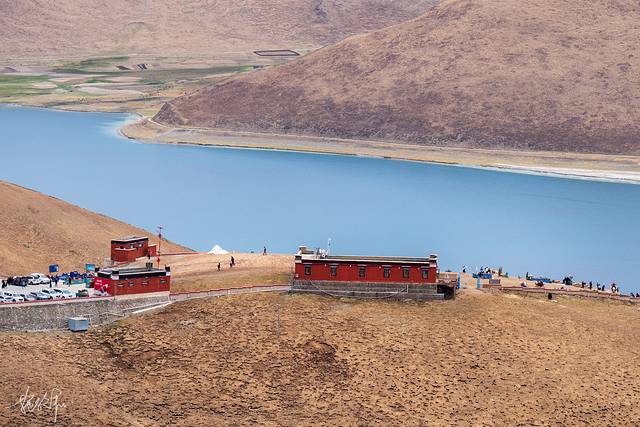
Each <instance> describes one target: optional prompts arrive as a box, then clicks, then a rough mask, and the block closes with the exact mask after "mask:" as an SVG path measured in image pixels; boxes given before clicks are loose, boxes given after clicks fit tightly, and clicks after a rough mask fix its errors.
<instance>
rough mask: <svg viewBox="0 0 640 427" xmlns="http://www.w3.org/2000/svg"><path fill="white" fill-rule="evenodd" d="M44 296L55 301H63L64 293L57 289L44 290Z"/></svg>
mask: <svg viewBox="0 0 640 427" xmlns="http://www.w3.org/2000/svg"><path fill="white" fill-rule="evenodd" d="M41 292H42V293H43V294H47V295H49V296H51V298H53V299H62V292H60V291H59V290H56V289H43V290H42V291H41Z"/></svg>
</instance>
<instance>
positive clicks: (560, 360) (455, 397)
mask: <svg viewBox="0 0 640 427" xmlns="http://www.w3.org/2000/svg"><path fill="white" fill-rule="evenodd" d="M278 319H279V320H278ZM639 328H640V312H639V311H638V310H637V309H636V308H633V307H629V306H624V305H613V304H607V303H603V302H594V301H582V300H573V299H563V298H560V299H559V300H558V301H557V302H548V301H546V300H542V299H540V300H539V299H534V298H519V297H514V296H506V295H501V294H485V293H481V292H477V291H473V290H467V291H465V292H464V293H463V294H462V295H461V296H460V298H459V299H457V300H455V301H452V302H446V303H430V304H417V303H400V302H379V301H377V302H376V301H361V300H357V301H354V300H336V299H331V298H325V297H313V296H302V295H294V296H291V295H286V294H255V295H243V296H236V297H224V298H217V299H209V300H198V301H191V302H186V303H179V304H174V305H172V306H170V307H168V308H166V309H165V310H164V311H162V312H158V313H154V314H147V315H144V316H141V317H135V318H130V319H127V320H123V321H121V322H118V323H116V324H113V325H111V326H107V327H102V328H96V329H93V330H91V331H90V332H88V333H86V334H71V333H55V334H27V333H2V334H0V344H1V346H0V349H1V350H0V352H1V355H2V360H3V363H2V364H0V388H1V389H2V390H3V393H2V394H1V395H0V415H1V416H2V418H1V419H2V420H4V421H3V422H5V423H8V424H10V425H13V426H20V425H49V424H50V423H51V421H52V416H53V414H52V413H51V412H50V411H46V410H45V411H42V412H39V413H34V414H30V415H21V414H20V412H19V407H16V406H14V403H15V402H16V401H17V400H18V399H19V396H20V395H21V394H23V393H24V392H25V390H26V389H27V387H28V388H29V390H30V392H31V393H32V394H34V395H42V394H43V393H44V392H45V391H50V390H52V389H54V388H55V389H57V390H58V391H59V392H60V393H61V397H60V403H64V404H65V405H66V407H65V408H61V409H60V410H59V413H58V422H59V423H60V424H61V425H86V424H92V425H112V426H120V425H122V426H124V425H141V426H142V425H167V426H168V425H185V426H211V425H292V426H293V425H384V426H390V425H398V426H399V425H409V426H412V425H416V426H417V425H430V426H439V425H442V426H445V425H446V426H448V425H637V424H638V423H640V407H638V405H637V402H636V400H637V399H636V397H637V395H638V393H640V381H639V380H638V378H639V377H640V367H639V366H638V364H637V363H636V361H637V360H638V357H639V356H640V354H639V350H638V349H639V348H640V337H639V335H638V333H637V331H638V329H639Z"/></svg>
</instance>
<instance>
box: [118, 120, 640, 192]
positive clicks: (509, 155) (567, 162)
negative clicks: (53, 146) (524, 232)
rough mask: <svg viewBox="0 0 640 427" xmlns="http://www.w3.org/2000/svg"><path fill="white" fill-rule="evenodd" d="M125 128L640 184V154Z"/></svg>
mask: <svg viewBox="0 0 640 427" xmlns="http://www.w3.org/2000/svg"><path fill="white" fill-rule="evenodd" d="M120 132H121V134H122V135H124V136H125V137H127V138H130V139H136V140H139V141H143V142H150V143H165V144H186V145H200V146H217V147H235V148H250V149H265V150H283V151H297V152H309V153H319V154H338V155H354V156H365V157H375V158H385V159H394V160H404V161H418V162H427V163H436V164H446V165H452V166H460V167H473V168H483V169H491V170H498V171H502V172H513V173H526V174H535V175H547V176H554V177H562V178H571V179H585V180H595V181H607V182H618V183H631V184H640V156H622V155H604V154H584V153H558V152H543V151H539V152H533V151H515V150H488V149H471V148H446V147H426V146H418V145H409V144H397V143H389V142H380V141H364V140H344V139H336V138H322V137H310V136H297V135H296V136H294V135H277V134H260V133H251V132H235V131H223V130H214V129H202V128H172V127H169V126H165V125H162V124H159V123H157V122H154V121H152V120H151V119H148V118H144V119H140V120H138V121H135V122H129V123H127V124H126V125H124V126H123V127H122V128H121V129H120Z"/></svg>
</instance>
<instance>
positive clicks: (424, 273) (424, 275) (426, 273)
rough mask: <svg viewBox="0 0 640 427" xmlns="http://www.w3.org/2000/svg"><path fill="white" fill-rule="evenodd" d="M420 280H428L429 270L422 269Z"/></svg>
mask: <svg viewBox="0 0 640 427" xmlns="http://www.w3.org/2000/svg"><path fill="white" fill-rule="evenodd" d="M422 278H423V279H428V278H429V269H428V268H423V269H422Z"/></svg>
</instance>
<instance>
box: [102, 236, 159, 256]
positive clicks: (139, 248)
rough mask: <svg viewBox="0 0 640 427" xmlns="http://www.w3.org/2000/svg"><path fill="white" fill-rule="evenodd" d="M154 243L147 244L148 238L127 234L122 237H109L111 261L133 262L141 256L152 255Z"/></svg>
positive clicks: (154, 252)
mask: <svg viewBox="0 0 640 427" xmlns="http://www.w3.org/2000/svg"><path fill="white" fill-rule="evenodd" d="M156 249H157V248H156V245H151V246H149V238H148V237H141V236H128V237H123V238H122V239H111V261H114V262H133V261H135V260H136V259H138V258H142V257H154V256H156V254H157V250H156Z"/></svg>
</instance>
